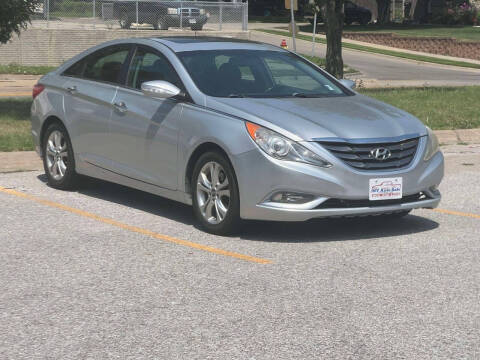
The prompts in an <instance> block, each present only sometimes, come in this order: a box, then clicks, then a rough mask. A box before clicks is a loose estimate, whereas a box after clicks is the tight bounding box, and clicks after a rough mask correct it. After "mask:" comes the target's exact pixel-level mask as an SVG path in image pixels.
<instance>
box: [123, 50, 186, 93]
mask: <svg viewBox="0 0 480 360" xmlns="http://www.w3.org/2000/svg"><path fill="white" fill-rule="evenodd" d="M154 80H164V81H168V82H169V83H172V84H174V85H175V86H177V87H178V88H180V89H182V90H184V89H183V85H182V82H181V81H180V78H179V77H178V75H177V73H176V72H175V69H174V68H173V67H172V65H171V64H170V62H169V61H168V60H167V59H166V58H165V57H164V56H162V55H160V54H158V53H156V52H155V51H153V50H148V49H146V48H138V49H137V51H136V52H135V56H134V57H133V59H132V63H131V65H130V69H129V71H128V79H127V86H129V87H131V88H134V89H139V90H140V89H141V86H142V83H144V82H147V81H154Z"/></svg>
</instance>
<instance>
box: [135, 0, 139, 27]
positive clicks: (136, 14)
mask: <svg viewBox="0 0 480 360" xmlns="http://www.w3.org/2000/svg"><path fill="white" fill-rule="evenodd" d="M135 21H136V28H137V30H138V0H137V1H135Z"/></svg>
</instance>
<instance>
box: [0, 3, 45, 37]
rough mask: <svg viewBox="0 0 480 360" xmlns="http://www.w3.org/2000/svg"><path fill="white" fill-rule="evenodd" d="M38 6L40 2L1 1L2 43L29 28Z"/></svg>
mask: <svg viewBox="0 0 480 360" xmlns="http://www.w3.org/2000/svg"><path fill="white" fill-rule="evenodd" d="M37 4H38V0H0V43H2V44H5V43H6V42H8V41H9V40H10V39H11V38H12V34H13V33H16V34H20V31H21V30H23V29H26V28H27V25H28V24H29V23H30V18H31V16H32V15H33V14H34V12H35V7H36V5H37Z"/></svg>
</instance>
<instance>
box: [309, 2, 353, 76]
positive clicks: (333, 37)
mask: <svg viewBox="0 0 480 360" xmlns="http://www.w3.org/2000/svg"><path fill="white" fill-rule="evenodd" d="M343 4H344V0H312V1H311V2H310V8H311V9H312V10H313V11H317V12H318V11H319V12H321V13H322V15H323V16H322V17H323V19H324V21H325V35H326V37H327V57H326V62H327V64H326V70H327V71H328V72H329V73H330V74H332V75H333V76H335V77H336V78H337V79H341V78H343V58H342V34H343V22H344V19H345V16H344V12H343Z"/></svg>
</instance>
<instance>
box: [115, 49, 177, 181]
mask: <svg viewBox="0 0 480 360" xmlns="http://www.w3.org/2000/svg"><path fill="white" fill-rule="evenodd" d="M153 80H165V81H168V82H171V83H173V84H174V85H176V86H178V87H179V88H181V89H182V90H184V87H183V85H182V82H181V81H180V78H179V77H178V75H177V73H176V72H175V70H174V68H173V67H172V65H171V64H170V62H169V61H168V60H167V58H166V57H165V56H163V55H162V54H161V53H160V52H158V51H156V50H155V49H152V48H150V47H146V46H138V47H137V48H136V50H135V53H134V55H133V57H132V60H131V63H130V67H129V70H128V74H127V81H126V86H123V87H119V88H118V91H117V94H116V96H115V100H114V105H115V108H114V111H113V113H112V116H111V120H110V142H109V143H110V146H109V151H110V152H109V158H110V159H112V161H113V167H114V171H116V172H118V173H120V174H122V175H125V176H128V177H131V178H133V179H136V180H140V181H143V182H147V183H150V184H154V185H157V186H161V187H164V188H167V189H171V190H176V189H177V138H178V125H179V118H180V116H181V112H182V104H181V102H179V101H178V100H175V99H153V98H151V97H148V96H146V95H144V94H143V93H142V92H141V84H142V83H144V82H147V81H153Z"/></svg>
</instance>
